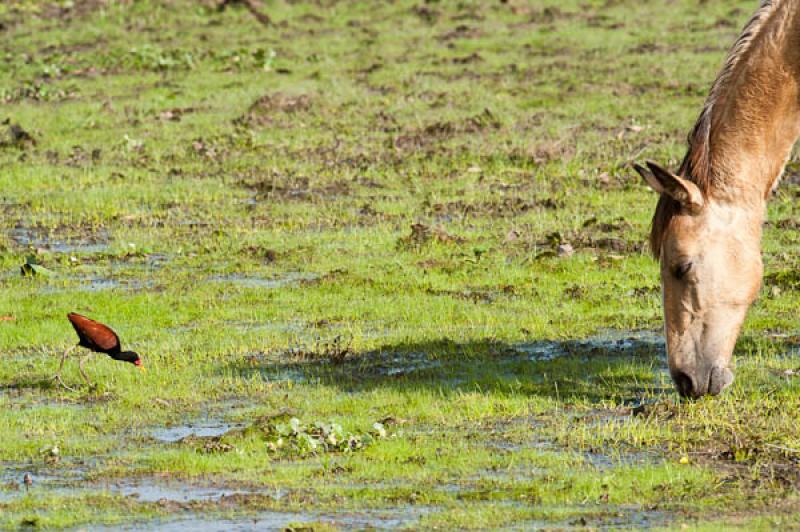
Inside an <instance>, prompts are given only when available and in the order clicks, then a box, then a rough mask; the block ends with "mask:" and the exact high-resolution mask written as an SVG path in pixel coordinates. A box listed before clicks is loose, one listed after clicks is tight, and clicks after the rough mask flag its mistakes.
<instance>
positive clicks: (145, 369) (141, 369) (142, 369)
mask: <svg viewBox="0 0 800 532" xmlns="http://www.w3.org/2000/svg"><path fill="white" fill-rule="evenodd" d="M136 367H137V368H139V371H141V372H142V373H147V368H146V367H144V366H136Z"/></svg>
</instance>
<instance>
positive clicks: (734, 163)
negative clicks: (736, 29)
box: [709, 0, 800, 204]
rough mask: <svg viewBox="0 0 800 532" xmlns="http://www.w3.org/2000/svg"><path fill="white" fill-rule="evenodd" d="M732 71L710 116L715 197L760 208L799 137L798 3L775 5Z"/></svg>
mask: <svg viewBox="0 0 800 532" xmlns="http://www.w3.org/2000/svg"><path fill="white" fill-rule="evenodd" d="M733 72H734V75H732V76H731V77H730V79H729V80H728V83H727V85H728V86H727V87H725V88H724V90H722V91H720V94H719V100H718V101H717V102H716V103H715V104H714V113H713V116H712V117H711V119H712V126H711V132H710V135H709V144H710V146H711V148H710V159H711V164H712V166H713V167H714V168H715V170H716V173H717V176H718V179H717V181H718V182H717V185H716V186H715V188H716V189H717V190H716V195H718V196H721V197H724V196H728V197H729V198H738V199H742V198H749V200H750V202H751V203H761V204H763V202H764V200H765V199H766V197H767V196H768V195H769V192H770V191H771V190H772V189H773V188H774V186H775V185H776V184H777V182H778V180H779V178H780V176H781V174H782V172H783V169H784V167H785V166H786V162H787V161H788V159H789V156H790V155H791V149H792V146H793V145H794V143H795V141H796V140H797V138H798V136H800V105H798V97H800V90H799V89H800V2H798V1H797V0H776V1H775V8H774V11H773V12H772V13H771V14H770V16H769V18H767V19H766V20H765V22H764V24H763V25H762V26H761V27H760V28H759V31H758V32H757V33H756V34H755V35H754V37H753V39H752V41H751V43H750V46H749V47H748V48H747V49H746V50H745V52H744V53H743V54H742V56H741V58H740V59H739V63H738V65H737V67H736V68H735V70H734V71H733ZM757 198H758V199H757Z"/></svg>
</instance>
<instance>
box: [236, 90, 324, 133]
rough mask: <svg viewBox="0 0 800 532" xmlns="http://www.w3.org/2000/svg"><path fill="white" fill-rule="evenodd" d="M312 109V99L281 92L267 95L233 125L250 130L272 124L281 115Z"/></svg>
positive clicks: (303, 95)
mask: <svg viewBox="0 0 800 532" xmlns="http://www.w3.org/2000/svg"><path fill="white" fill-rule="evenodd" d="M309 109H311V98H309V97H308V95H305V94H300V95H296V96H290V95H287V94H284V93H281V92H277V93H274V94H266V95H264V96H262V97H260V98H258V99H257V100H256V101H255V102H253V103H252V104H251V105H250V108H249V109H248V110H247V112H246V113H245V114H243V115H242V116H240V117H238V118H236V119H235V120H234V121H233V123H234V124H235V125H237V126H244V127H248V128H252V127H260V126H267V125H270V124H272V123H273V122H274V121H275V119H276V117H278V116H279V115H281V114H290V115H293V114H296V113H301V112H305V111H308V110H309Z"/></svg>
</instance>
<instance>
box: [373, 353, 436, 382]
mask: <svg viewBox="0 0 800 532" xmlns="http://www.w3.org/2000/svg"><path fill="white" fill-rule="evenodd" d="M441 367H442V363H441V362H440V361H438V360H431V359H430V358H429V357H428V355H426V354H425V353H402V354H397V353H393V354H391V355H389V356H383V357H381V362H380V363H378V364H376V365H375V366H373V367H372V368H370V369H371V370H372V371H373V372H376V373H378V374H379V375H386V376H387V377H402V376H404V375H410V374H412V373H417V372H419V371H424V370H429V369H439V368H441Z"/></svg>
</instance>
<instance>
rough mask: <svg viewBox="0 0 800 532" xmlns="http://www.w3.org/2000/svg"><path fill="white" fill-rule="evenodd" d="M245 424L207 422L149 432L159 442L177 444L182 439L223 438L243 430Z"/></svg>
mask: <svg viewBox="0 0 800 532" xmlns="http://www.w3.org/2000/svg"><path fill="white" fill-rule="evenodd" d="M246 426H247V425H246V424H245V423H224V422H221V421H208V422H205V423H194V424H186V425H175V426H172V427H164V428H160V429H155V430H152V431H151V432H150V436H151V437H152V438H154V439H156V440H158V441H160V442H164V443H177V442H179V441H181V440H183V439H184V438H189V437H194V438H216V437H219V436H224V435H225V434H227V433H229V432H230V431H232V430H238V429H242V428H245V427H246Z"/></svg>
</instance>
